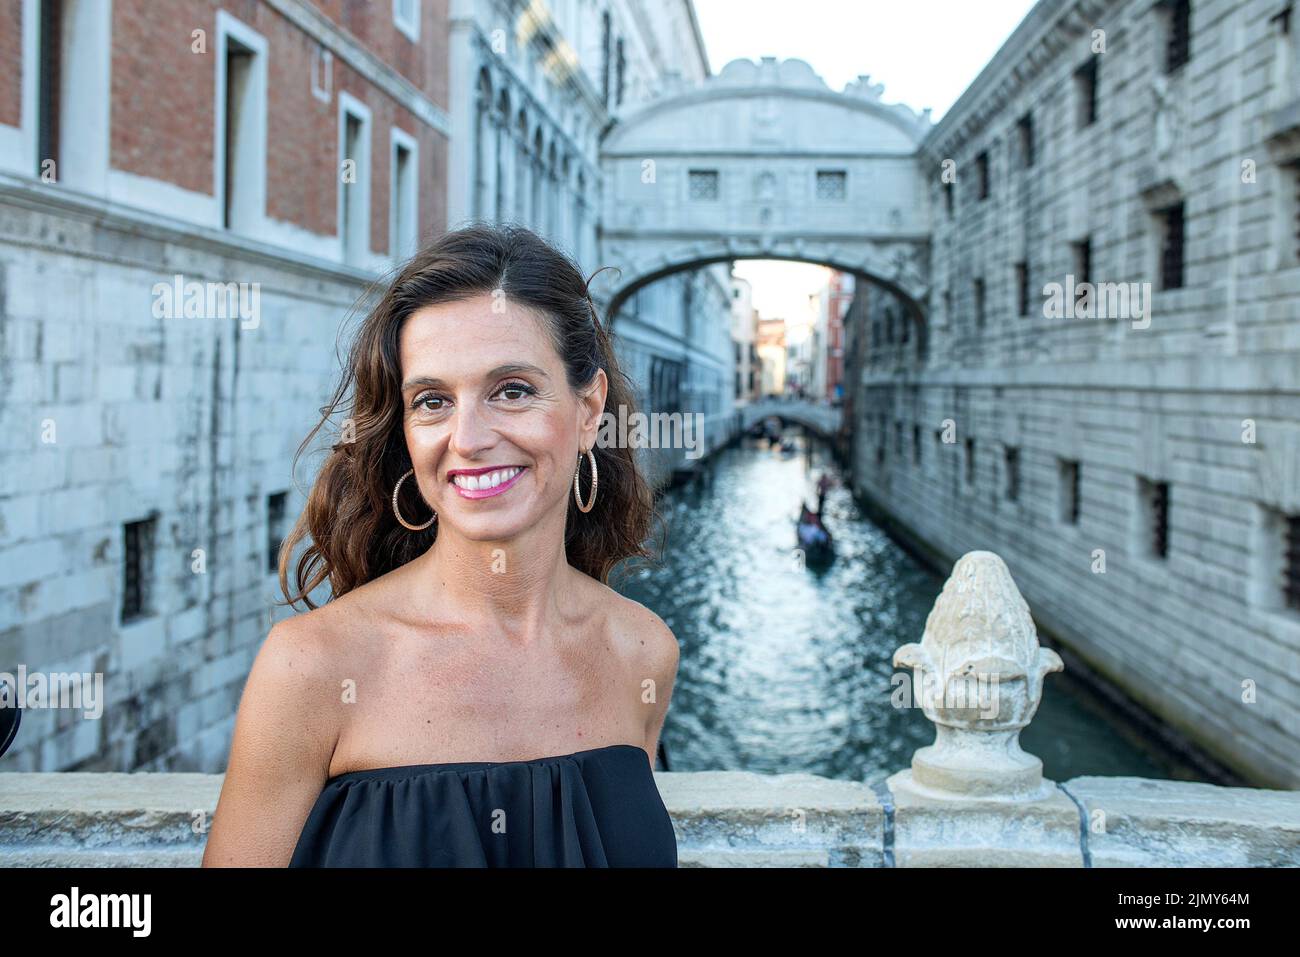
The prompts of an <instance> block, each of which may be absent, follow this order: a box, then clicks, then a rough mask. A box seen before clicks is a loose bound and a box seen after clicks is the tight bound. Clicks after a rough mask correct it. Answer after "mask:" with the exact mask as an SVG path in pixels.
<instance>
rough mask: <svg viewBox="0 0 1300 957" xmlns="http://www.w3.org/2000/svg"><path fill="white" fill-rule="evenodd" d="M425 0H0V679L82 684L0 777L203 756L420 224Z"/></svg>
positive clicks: (260, 631) (439, 149) (433, 126)
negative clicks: (89, 699)
mask: <svg viewBox="0 0 1300 957" xmlns="http://www.w3.org/2000/svg"><path fill="white" fill-rule="evenodd" d="M448 22H449V13H448V0H393V2H388V0H385V2H372V3H365V4H363V3H355V2H349V0H315V2H308V0H224V2H217V0H169V2H168V3H167V4H165V5H163V4H158V3H155V2H153V0H112V2H111V3H110V2H108V0H0V433H2V434H3V437H2V438H0V671H12V670H13V669H15V668H16V667H17V666H18V665H20V664H22V665H25V666H26V667H27V668H28V669H29V670H37V669H39V670H40V671H43V672H51V673H57V672H76V673H94V672H101V673H103V675H104V678H105V680H104V699H105V700H104V701H103V711H102V717H101V718H100V719H99V720H83V719H82V718H81V716H80V715H78V714H76V713H75V712H71V711H68V710H65V709H53V708H45V709H32V710H29V711H27V712H25V715H24V719H23V728H22V734H21V735H20V736H19V738H18V741H17V743H16V745H15V749H14V750H13V751H11V752H10V753H9V754H7V755H6V758H5V764H6V766H7V767H9V768H11V769H16V770H25V769H38V768H39V769H44V770H55V769H72V768H81V769H91V770H95V769H103V770H130V769H140V770H158V769H163V768H167V769H172V770H185V769H196V770H218V769H220V768H221V767H223V766H224V762H225V758H226V751H227V748H228V746H229V737H230V731H231V727H232V721H233V716H234V713H235V710H236V707H237V705H238V701H239V696H240V693H241V691H242V687H243V683H244V679H245V677H246V675H247V673H248V667H249V664H250V663H251V661H252V658H253V656H254V654H255V653H256V651H257V648H258V647H259V646H260V644H261V641H262V639H263V638H264V637H265V634H266V631H267V629H268V626H269V623H270V621H271V620H272V619H273V618H274V617H280V616H283V615H284V614H285V610H284V609H283V608H279V607H276V606H275V605H274V604H273V602H274V600H275V598H276V596H277V595H278V583H277V581H276V575H275V573H274V568H275V563H276V560H277V555H278V550H279V542H280V540H281V538H282V537H283V535H284V533H285V532H286V531H287V529H288V527H289V523H290V522H291V521H292V519H293V517H294V516H295V515H296V514H297V512H298V510H299V509H300V508H301V504H302V496H301V492H300V490H302V489H305V488H306V487H307V483H308V482H309V481H310V478H311V475H310V469H311V467H312V463H311V461H310V460H309V459H308V458H304V460H303V462H302V463H301V466H300V470H299V472H298V474H297V475H296V476H295V475H292V474H291V463H292V460H293V455H294V452H295V450H296V449H297V446H298V443H299V442H300V441H301V440H302V439H303V438H304V437H305V435H306V434H307V431H308V430H309V429H310V427H311V426H312V425H314V424H315V419H316V416H317V414H318V409H319V407H320V406H321V404H322V403H323V401H324V399H325V398H326V397H327V396H328V393H329V390H330V388H331V387H332V385H333V383H334V381H335V379H336V376H337V372H338V360H337V357H336V345H337V344H338V340H339V337H340V333H341V332H342V331H343V329H342V327H341V325H340V323H341V320H342V319H343V318H344V317H345V315H346V314H347V313H348V311H349V309H350V307H352V306H353V304H354V303H355V302H356V301H357V299H358V296H359V295H360V294H361V293H362V291H363V290H364V289H365V287H366V286H367V284H368V283H369V282H370V281H371V280H372V279H374V278H375V277H376V276H378V275H379V274H381V273H382V272H383V271H384V270H386V269H387V268H389V267H390V266H391V265H392V264H393V263H394V262H396V261H397V260H398V259H400V258H402V257H404V255H406V254H407V253H408V252H409V251H410V250H411V249H412V248H413V247H414V245H415V243H416V242H417V241H418V239H419V237H421V236H423V235H426V234H428V233H431V232H437V231H440V230H442V229H444V228H445V226H446V205H447V179H446V169H447V155H448V136H449V129H450V122H449V117H448V85H449V82H448V67H447V63H448V55H447V46H448Z"/></svg>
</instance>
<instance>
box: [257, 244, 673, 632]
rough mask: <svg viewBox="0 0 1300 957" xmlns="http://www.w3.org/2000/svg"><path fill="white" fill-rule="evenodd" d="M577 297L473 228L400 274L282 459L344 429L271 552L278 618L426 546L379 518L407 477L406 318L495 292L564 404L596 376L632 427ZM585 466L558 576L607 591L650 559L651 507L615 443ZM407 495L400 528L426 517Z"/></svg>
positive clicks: (522, 255)
mask: <svg viewBox="0 0 1300 957" xmlns="http://www.w3.org/2000/svg"><path fill="white" fill-rule="evenodd" d="M597 272H599V270H597ZM594 275H595V274H593V276H594ZM589 285H590V280H584V279H583V278H582V273H581V272H580V271H579V268H578V266H577V264H576V263H575V262H574V261H573V260H572V259H571V258H570V257H569V256H568V255H567V254H565V253H564V252H562V251H560V250H559V249H557V248H556V247H554V246H552V245H551V244H550V243H548V242H547V241H546V240H544V239H542V238H541V237H540V236H538V235H537V234H536V233H534V232H533V231H532V230H530V229H527V228H525V227H523V226H519V225H515V224H501V225H498V224H490V223H474V224H473V225H470V226H467V227H465V228H463V229H458V230H455V231H451V232H446V233H443V234H442V235H441V236H438V237H437V238H435V239H434V240H432V241H431V242H430V243H428V244H427V245H425V246H424V247H423V248H422V249H421V250H420V251H419V252H418V253H416V254H415V256H413V257H412V258H411V259H410V260H409V261H408V262H406V263H405V264H404V265H403V266H401V267H400V269H399V270H398V271H397V274H396V276H395V277H394V278H392V279H391V281H389V282H388V284H387V287H386V288H384V289H383V292H382V295H381V296H380V298H379V300H378V302H377V303H376V304H375V305H374V306H373V308H371V309H370V310H369V312H368V313H367V314H366V315H365V318H364V320H363V321H362V323H361V326H360V328H359V329H358V331H357V334H356V336H355V338H354V339H353V341H352V345H351V348H350V351H349V355H348V358H347V361H346V362H345V363H344V367H343V375H342V378H341V381H340V382H339V384H338V387H337V388H336V389H335V391H334V395H333V398H332V399H331V400H330V402H329V404H328V405H327V406H325V407H324V408H322V409H321V410H320V411H321V420H320V422H319V423H317V425H316V427H315V428H313V429H312V430H311V432H310V433H309V434H308V435H307V437H306V438H305V439H304V440H303V441H302V444H301V445H300V446H299V447H298V451H297V454H295V456H294V468H295V470H296V469H297V463H298V460H299V458H300V457H301V456H302V454H303V452H304V451H305V450H306V449H307V448H308V447H309V446H310V445H311V443H312V441H313V440H314V439H315V437H316V436H317V435H318V434H319V433H320V432H321V430H322V429H324V428H325V427H326V426H327V425H330V423H331V420H332V419H333V418H334V416H336V415H338V414H339V413H342V414H343V415H344V418H343V425H344V426H345V430H344V433H343V436H342V439H341V440H340V441H338V442H336V443H335V444H334V445H333V446H332V447H331V448H330V450H329V451H328V454H327V455H326V458H325V461H324V463H323V464H322V465H321V468H320V471H319V473H318V474H317V476H316V479H315V481H314V483H313V484H312V487H311V490H310V492H309V493H308V495H307V504H306V507H305V508H304V510H303V512H302V514H301V515H299V517H298V520H297V522H296V523H295V524H294V527H293V529H292V530H291V531H290V532H289V535H288V537H287V538H286V539H285V540H284V544H283V545H282V546H281V549H280V564H279V572H280V590H281V591H283V592H284V595H285V599H286V601H284V602H281V604H288V605H291V606H292V605H296V604H297V603H298V602H299V601H301V602H303V603H305V604H306V606H307V607H308V608H315V607H316V605H315V603H314V602H313V601H312V600H311V598H310V597H309V593H310V592H311V591H313V590H315V588H316V587H317V586H319V585H320V584H321V583H322V582H324V581H326V580H327V579H328V581H329V584H330V589H331V592H332V597H333V598H337V597H339V596H341V595H344V594H346V593H347V592H349V591H351V590H352V589H354V588H357V587H358V586H360V585H364V584H365V583H366V582H368V581H371V580H373V579H375V578H378V577H379V576H381V575H383V574H385V573H387V572H389V571H392V570H393V569H394V568H397V567H399V566H401V565H404V564H406V563H407V562H409V561H411V560H412V559H413V558H415V557H417V556H418V555H420V554H421V553H423V552H424V551H426V550H427V549H428V548H429V546H430V545H432V544H433V542H434V541H435V540H436V538H437V534H438V532H437V529H438V523H437V522H434V523H433V524H432V525H430V526H429V528H427V529H425V530H424V531H420V532H413V531H410V530H408V529H406V528H403V527H402V526H401V525H399V524H398V523H397V519H396V518H395V517H394V515H393V511H392V497H393V486H395V485H396V484H397V480H398V479H399V478H401V477H402V475H403V474H404V473H405V472H406V471H407V470H408V469H410V468H411V460H410V455H409V454H408V452H407V449H406V441H405V438H404V436H403V433H402V413H403V408H402V394H401V392H402V387H401V383H402V379H401V364H400V362H399V351H398V342H399V338H398V337H399V335H400V333H401V329H402V325H403V324H404V322H405V321H406V319H407V317H408V316H410V315H411V314H412V313H413V312H415V311H416V310H418V309H421V308H423V307H424V306H429V305H434V304H437V303H445V302H455V301H460V300H464V299H469V298H473V297H475V296H478V295H481V294H484V293H489V294H490V293H492V292H493V291H494V290H496V289H501V290H504V291H505V295H506V298H507V299H509V300H510V301H511V302H514V303H517V304H520V305H522V306H525V307H528V308H529V311H530V312H532V313H535V314H536V315H538V316H539V317H541V318H542V319H543V320H544V325H545V327H546V328H547V330H548V333H549V335H550V338H551V342H552V344H553V345H554V346H555V351H556V352H557V353H558V354H559V356H560V358H561V359H562V360H563V362H564V369H565V377H566V379H567V381H568V384H569V387H570V388H571V389H573V390H574V391H575V393H576V392H578V391H579V390H581V389H583V388H584V387H586V386H590V385H591V384H592V379H593V377H594V376H595V374H596V370H597V369H604V370H605V375H606V377H607V378H608V382H609V385H608V391H607V393H606V397H605V407H606V409H611V408H612V409H617V408H619V407H620V406H625V407H626V408H627V410H628V414H629V415H631V413H632V412H633V411H634V409H635V406H634V392H633V387H632V383H631V381H630V380H629V379H628V378H627V376H626V375H624V373H623V372H622V370H621V369H620V368H619V365H618V361H617V359H616V358H615V354H614V348H613V343H612V342H611V340H610V336H609V334H608V332H607V331H606V329H605V327H604V326H603V325H602V324H601V322H600V320H599V318H598V316H597V313H596V308H595V305H594V303H593V302H592V299H591V295H590V291H589ZM363 298H364V297H363ZM592 453H593V454H594V455H595V456H596V464H597V468H598V472H599V478H600V488H599V494H598V495H597V497H596V503H595V505H594V506H593V508H592V510H591V511H590V512H586V513H584V512H582V511H580V510H579V509H578V507H577V505H576V504H575V502H574V501H573V497H572V496H570V497H569V512H568V520H567V521H566V523H565V532H564V545H565V551H566V554H567V556H568V560H569V564H571V565H573V566H574V567H575V568H577V569H578V570H580V571H582V572H585V573H586V574H588V575H590V576H591V577H592V578H595V579H596V580H597V581H600V582H602V583H608V580H609V573H610V571H611V569H613V567H614V566H615V565H616V564H618V563H619V562H620V561H622V560H624V559H627V558H633V557H636V558H649V557H650V553H649V551H648V550H647V549H646V548H645V545H644V544H643V543H644V542H645V540H646V538H647V536H648V534H649V532H650V527H651V524H652V519H653V515H654V497H653V495H652V493H651V491H650V489H649V487H648V485H647V484H646V482H645V480H644V478H643V477H642V475H641V473H640V471H639V470H638V469H637V467H636V458H635V450H634V449H632V448H629V447H627V446H626V445H624V444H623V443H615V444H613V445H611V446H610V447H607V448H606V447H602V446H601V445H600V444H599V443H597V444H596V445H595V446H594V447H593V448H592ZM583 461H585V456H584V457H583ZM575 465H576V463H575ZM581 474H582V476H583V477H582V479H581V481H582V483H583V485H584V487H583V489H582V495H583V501H584V502H585V501H587V500H588V497H589V496H590V494H591V488H590V470H589V469H582V470H581ZM414 485H415V483H414V482H407V483H404V484H403V486H402V493H403V500H404V502H405V504H402V505H401V508H402V514H403V515H407V516H417V515H425V514H428V511H429V509H428V506H427V505H426V504H425V503H424V502H423V501H422V500H421V499H420V497H419V492H418V489H416V490H413V487H414ZM412 521H417V522H418V521H420V519H418V518H416V519H412ZM305 539H310V541H309V543H308V544H307V546H306V548H305V549H304V550H303V552H302V554H301V556H300V557H299V558H298V561H297V568H296V570H295V582H294V586H293V587H292V588H291V587H290V586H289V581H288V579H289V565H290V562H291V555H292V554H293V552H294V549H295V547H296V546H297V545H298V544H299V543H300V542H301V541H303V540H305Z"/></svg>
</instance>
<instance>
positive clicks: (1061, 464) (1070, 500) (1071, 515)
mask: <svg viewBox="0 0 1300 957" xmlns="http://www.w3.org/2000/svg"><path fill="white" fill-rule="evenodd" d="M1057 473H1058V476H1059V479H1060V506H1061V509H1060V516H1061V521H1062V522H1063V523H1064V524H1066V525H1078V524H1079V463H1078V462H1077V461H1074V460H1071V459H1058V460H1057Z"/></svg>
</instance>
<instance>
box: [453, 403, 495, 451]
mask: <svg viewBox="0 0 1300 957" xmlns="http://www.w3.org/2000/svg"><path fill="white" fill-rule="evenodd" d="M491 441H492V430H491V429H490V428H488V423H487V421H486V416H485V415H484V414H483V411H482V410H481V409H479V408H478V406H477V405H476V404H475V403H474V402H472V401H471V402H462V403H458V404H457V406H456V408H455V410H454V411H453V412H452V414H451V448H452V451H454V452H457V453H459V454H460V455H463V456H465V457H466V458H470V457H472V456H473V455H474V454H475V453H476V452H477V451H478V450H479V449H481V448H483V446H485V445H488V444H490V443H491Z"/></svg>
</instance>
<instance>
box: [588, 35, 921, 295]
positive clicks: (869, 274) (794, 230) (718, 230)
mask: <svg viewBox="0 0 1300 957" xmlns="http://www.w3.org/2000/svg"><path fill="white" fill-rule="evenodd" d="M881 93H882V87H880V86H879V85H878V84H871V83H870V82H869V78H868V77H859V79H858V80H856V81H854V82H853V83H850V84H849V85H848V86H847V87H846V88H845V90H844V92H842V93H836V92H833V91H832V90H831V89H830V88H829V87H827V85H826V83H825V81H823V80H822V79H821V78H820V77H819V76H817V74H816V73H814V72H813V70H812V67H810V66H809V65H808V64H807V63H806V62H804V61H803V60H794V59H791V60H783V61H777V60H776V59H775V58H773V57H764V58H763V59H762V60H761V61H758V62H754V61H750V60H733V61H732V62H731V63H728V64H727V65H726V66H725V67H724V68H723V69H722V71H721V73H719V74H718V75H717V76H714V77H711V78H710V79H709V80H707V81H706V82H705V83H704V84H702V85H701V86H699V87H696V88H691V89H687V90H683V91H680V92H676V93H670V94H667V95H665V96H661V97H660V98H658V99H656V100H652V101H651V102H649V103H647V104H645V105H644V106H642V107H641V108H640V109H638V110H636V111H634V112H632V113H631V114H629V115H628V116H626V117H625V118H623V119H621V120H620V121H618V122H616V123H615V124H613V125H612V126H611V127H610V128H609V129H608V130H607V131H606V133H605V134H604V137H603V138H602V142H601V166H602V170H603V172H604V180H605V190H604V204H605V208H604V218H603V222H604V228H603V229H602V236H601V263H602V264H607V265H610V266H613V267H614V269H613V270H605V271H604V272H602V273H600V274H599V275H598V276H597V280H596V282H594V283H593V293H594V294H596V295H598V296H600V297H601V298H603V299H604V300H605V301H606V303H607V305H608V311H609V314H610V315H611V316H612V315H615V314H616V313H617V311H618V308H619V307H620V306H621V305H622V304H623V303H624V302H625V301H626V300H627V299H628V298H629V297H630V296H631V295H633V294H634V293H635V292H636V291H637V290H638V289H640V288H642V287H644V286H646V285H648V284H650V283H652V282H654V281H655V280H657V279H661V278H663V277H664V276H667V275H669V274H671V273H674V272H680V271H683V270H687V269H693V268H697V267H699V266H702V265H707V264H708V263H713V262H722V261H728V260H735V259H786V260H797V261H803V262H813V263H819V264H822V265H827V266H831V267H833V268H835V269H839V270H842V271H845V272H851V273H855V274H857V275H859V276H861V277H863V278H865V279H866V280H867V281H869V282H873V283H876V284H878V285H880V286H883V287H884V288H886V289H889V290H890V291H891V292H893V293H894V294H895V295H897V296H898V298H899V299H900V300H902V301H903V302H904V303H906V304H908V306H909V307H910V309H913V310H915V312H916V314H917V316H918V317H919V316H923V315H924V314H926V313H927V312H928V308H927V303H928V297H929V279H928V277H929V258H930V242H929V235H930V191H929V190H928V189H927V188H926V185H925V181H924V175H923V172H922V167H921V160H920V159H919V158H918V147H919V144H920V142H921V139H922V138H923V137H924V136H925V134H926V132H927V131H928V130H929V128H930V120H929V116H928V111H927V112H926V113H920V114H918V113H915V112H913V111H912V110H910V109H909V108H908V107H906V106H903V105H901V104H887V103H884V102H883V101H882V99H881Z"/></svg>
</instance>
